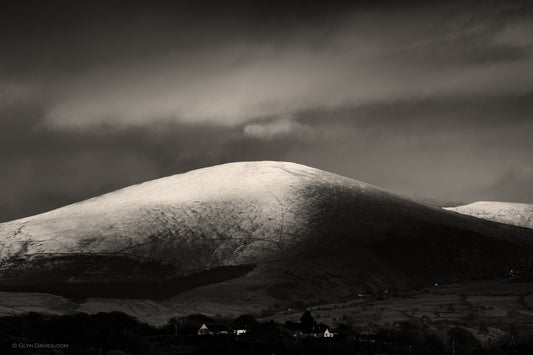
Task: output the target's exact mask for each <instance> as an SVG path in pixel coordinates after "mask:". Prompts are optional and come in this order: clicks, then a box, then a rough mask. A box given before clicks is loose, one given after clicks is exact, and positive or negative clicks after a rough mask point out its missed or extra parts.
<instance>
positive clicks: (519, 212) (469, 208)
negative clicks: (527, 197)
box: [445, 201, 533, 229]
mask: <svg viewBox="0 0 533 355" xmlns="http://www.w3.org/2000/svg"><path fill="white" fill-rule="evenodd" d="M445 209H447V210H449V211H455V212H459V213H462V214H466V215H469V216H474V217H477V218H483V219H487V220H489V221H495V222H499V223H505V224H510V225H513V226H519V227H525V228H531V229H533V204H528V203H513V202H497V201H479V202H474V203H471V204H468V205H464V206H458V207H446V208H445Z"/></svg>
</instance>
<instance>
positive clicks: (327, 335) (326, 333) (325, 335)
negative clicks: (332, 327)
mask: <svg viewBox="0 0 533 355" xmlns="http://www.w3.org/2000/svg"><path fill="white" fill-rule="evenodd" d="M333 335H334V334H333V333H332V332H330V331H329V329H326V330H325V331H324V338H333Z"/></svg>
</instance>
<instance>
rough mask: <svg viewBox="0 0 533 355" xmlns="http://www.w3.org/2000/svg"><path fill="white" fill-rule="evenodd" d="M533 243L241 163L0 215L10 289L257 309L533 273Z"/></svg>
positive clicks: (1, 253) (444, 214)
mask: <svg viewBox="0 0 533 355" xmlns="http://www.w3.org/2000/svg"><path fill="white" fill-rule="evenodd" d="M532 246H533V231H529V230H527V229H521V228H516V227H513V226H508V225H503V224H498V223H493V222H489V221H484V220H480V219H477V218H473V217H469V216H464V215H460V214H457V213H453V212H449V211H445V210H443V209H441V208H437V207H432V206H428V205H424V204H420V203H417V202H415V201H411V200H408V199H405V198H402V197H399V196H396V195H394V194H391V193H389V192H387V191H384V190H381V189H379V188H377V187H374V186H372V185H368V184H365V183H362V182H359V181H356V180H353V179H350V178H346V177H342V176H339V175H336V174H332V173H329V172H326V171H322V170H318V169H314V168H310V167H307V166H303V165H298V164H293V163H285V162H244V163H232V164H225V165H219V166H214V167H210V168H205V169H199V170H194V171H191V172H188V173H185V174H179V175H174V176H170V177H165V178H162V179H158V180H153V181H149V182H146V183H143V184H139V185H134V186H131V187H128V188H124V189H121V190H118V191H115V192H112V193H109V194H105V195H102V196H99V197H95V198H92V199H89V200H86V201H83V202H79V203H76V204H73V205H69V206H66V207H63V208H60V209H57V210H53V211H50V212H47V213H43V214H40V215H36V216H32V217H27V218H23V219H19V220H16V221H12V222H8V223H3V224H0V291H1V290H7V291H27V292H29V291H40V292H46V293H52V294H58V295H65V296H68V297H70V298H80V299H83V298H87V297H100V298H102V299H103V298H107V299H109V298H150V299H167V300H168V301H166V302H169V303H168V304H169V307H171V308H175V307H177V306H176V305H177V304H179V305H181V306H182V307H186V308H187V309H192V308H191V307H192V305H193V304H194V305H195V307H200V308H201V306H202V305H203V306H205V307H208V306H209V307H211V308H212V309H216V308H217V307H218V308H220V309H222V308H223V306H224V307H226V308H225V309H242V307H244V306H246V307H257V309H261V308H264V307H267V306H269V305H272V304H278V305H279V304H291V303H295V302H314V301H317V300H334V299H338V298H340V297H343V296H346V295H350V294H357V293H358V292H364V291H365V290H383V289H385V288H408V287H418V286H421V285H428V284H431V285H432V284H433V283H435V282H439V283H443V282H448V281H452V280H458V279H469V278H480V277H493V276H503V275H507V274H508V272H509V270H510V269H511V268H512V269H514V270H517V271H520V272H526V271H529V270H531V267H532V263H531V260H532V256H533V252H532V250H533V247H532ZM102 302H103V301H102ZM228 307H229V308H228Z"/></svg>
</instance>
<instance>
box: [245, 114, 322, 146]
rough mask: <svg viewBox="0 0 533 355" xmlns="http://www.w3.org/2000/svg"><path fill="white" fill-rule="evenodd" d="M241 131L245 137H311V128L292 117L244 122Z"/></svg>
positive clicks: (265, 138) (267, 138)
mask: <svg viewBox="0 0 533 355" xmlns="http://www.w3.org/2000/svg"><path fill="white" fill-rule="evenodd" d="M243 133H244V135H245V136H247V137H253V138H259V139H263V140H267V141H269V140H272V139H274V138H281V137H291V138H306V139H309V138H312V136H313V130H312V128H311V127H310V126H308V125H304V124H302V123H299V122H296V121H294V120H293V119H290V118H287V119H276V120H268V121H261V122H258V123H249V124H246V125H245V126H244V128H243Z"/></svg>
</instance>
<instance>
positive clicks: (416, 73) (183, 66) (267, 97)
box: [46, 4, 533, 129]
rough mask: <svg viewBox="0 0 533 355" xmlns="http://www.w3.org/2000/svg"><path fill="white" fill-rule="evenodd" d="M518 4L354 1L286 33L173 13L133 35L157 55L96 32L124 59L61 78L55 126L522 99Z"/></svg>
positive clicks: (526, 78) (525, 64)
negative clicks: (435, 100) (176, 17)
mask: <svg viewBox="0 0 533 355" xmlns="http://www.w3.org/2000/svg"><path fill="white" fill-rule="evenodd" d="M516 7H517V5H516V4H510V5H507V7H505V6H497V7H494V8H490V7H489V6H488V5H487V6H484V5H479V4H478V5H472V4H467V5H460V6H459V5H457V6H456V7H454V6H451V5H446V4H441V5H435V4H428V5H425V6H423V5H420V4H417V5H416V6H406V7H401V8H400V7H394V6H391V7H390V9H389V11H385V10H384V9H383V8H379V7H378V8H372V7H368V8H364V7H363V8H362V9H359V11H356V10H357V9H355V10H354V9H350V8H348V9H347V10H346V11H345V12H344V13H343V12H341V11H339V13H336V14H335V16H334V17H329V18H328V17H325V18H320V20H319V21H316V20H314V18H313V17H312V16H310V17H304V18H298V19H294V18H291V17H288V18H285V19H284V20H285V22H283V21H281V24H280V25H279V26H278V27H279V28H277V27H276V26H274V24H273V23H270V22H269V21H264V20H263V21H261V20H257V21H256V22H257V23H258V24H257V25H256V26H257V27H255V26H254V24H253V23H250V22H251V21H245V20H243V19H241V18H239V17H234V18H233V21H228V20H227V19H225V18H224V17H223V16H225V15H227V14H224V15H223V16H222V19H218V20H217V22H216V24H217V25H219V26H220V27H215V26H214V25H213V26H207V27H205V28H200V25H199V24H196V23H194V22H192V21H186V22H185V23H184V24H183V26H182V27H178V26H177V25H176V24H175V23H174V22H173V21H172V20H171V19H168V18H163V20H162V22H163V24H156V23H154V26H153V28H152V29H147V26H146V25H142V26H141V25H137V27H136V26H133V27H132V33H131V34H129V35H128V38H130V37H132V38H135V37H138V39H139V41H140V42H139V46H141V47H142V46H146V47H148V48H149V49H150V50H148V51H147V52H148V53H144V54H143V53H138V49H135V47H132V46H130V45H126V46H124V48H125V49H124V53H122V54H121V53H120V52H117V49H116V48H114V47H115V46H117V45H118V43H114V42H115V41H117V42H118V41H119V40H120V39H123V38H122V36H125V34H122V35H121V34H120V32H119V34H118V35H117V34H114V35H113V36H112V38H113V39H112V40H106V41H104V42H103V43H102V44H100V45H98V44H94V43H93V42H94V40H93V39H90V41H89V42H90V43H91V46H97V48H96V51H97V53H106V52H107V51H108V50H109V51H111V53H113V60H111V61H110V63H109V64H106V65H104V64H103V63H101V62H99V61H96V59H94V58H93V60H94V62H92V63H90V65H89V63H88V64H87V65H86V66H85V67H81V68H79V69H78V71H76V72H75V75H71V74H69V73H61V75H60V76H59V78H60V81H61V85H59V87H58V88H57V91H56V94H55V95H54V99H52V100H50V102H49V107H48V109H47V112H46V122H47V124H48V125H49V126H50V127H51V128H54V129H65V128H67V129H72V128H77V129H80V128H81V129H83V128H84V127H91V126H95V125H100V124H107V125H109V126H111V127H124V126H150V125H152V124H153V123H154V122H168V121H170V122H185V123H212V124H217V125H224V126H236V125H240V124H243V123H247V122H253V121H255V120H258V119H261V118H264V117H274V116H279V117H284V116H288V115H295V114H296V113H298V112H300V111H305V110H311V109H320V108H326V109H331V108H333V109H340V108H343V107H353V106H357V105H366V104H372V103H382V102H394V101H402V100H411V99H417V100H418V99H424V98H432V97H451V98H453V97H462V96H466V95H468V96H472V97H479V96H488V97H490V96H499V95H515V94H520V93H524V92H527V91H529V90H531V88H532V87H533V73H532V72H531V70H530V68H531V66H532V65H533V59H532V57H531V50H532V48H533V47H532V46H533V40H531V37H530V38H529V39H528V38H527V37H525V36H524V33H526V32H528V31H530V30H531V28H530V27H527V25H525V24H524V21H523V19H522V17H520V16H518V15H517V14H515V13H514V12H513V11H517V10H516V9H515V8H516ZM520 9H522V8H520ZM522 10H523V11H525V12H526V13H527V11H531V9H529V8H527V7H525V9H522ZM463 11H464V12H463ZM465 14H467V15H465ZM253 18H254V16H252V19H253ZM147 21H148V20H147ZM199 21H200V23H201V24H202V25H206V23H205V19H203V20H199ZM134 23H135V22H134ZM148 23H151V22H150V21H148ZM141 30H142V31H150V32H151V35H150V36H148V35H147V34H146V33H141ZM169 30H170V32H171V33H174V34H175V36H176V37H175V38H172V37H169V36H168V33H169ZM171 30H175V31H174V32H172V31H171ZM283 31H285V33H284V32H283ZM218 32H221V33H222V34H224V35H221V34H219V33H218ZM112 33H113V32H112ZM161 33H163V34H162V35H160V34H161ZM187 36H188V37H187ZM515 37H516V38H519V40H515ZM147 38H150V39H151V38H153V41H154V42H155V43H156V44H157V45H154V44H149V43H147V41H148V39H147ZM127 43H130V40H128V41H127ZM83 50H86V49H83ZM130 52H131V53H130ZM131 54H133V56H131ZM89 56H91V54H89Z"/></svg>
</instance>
